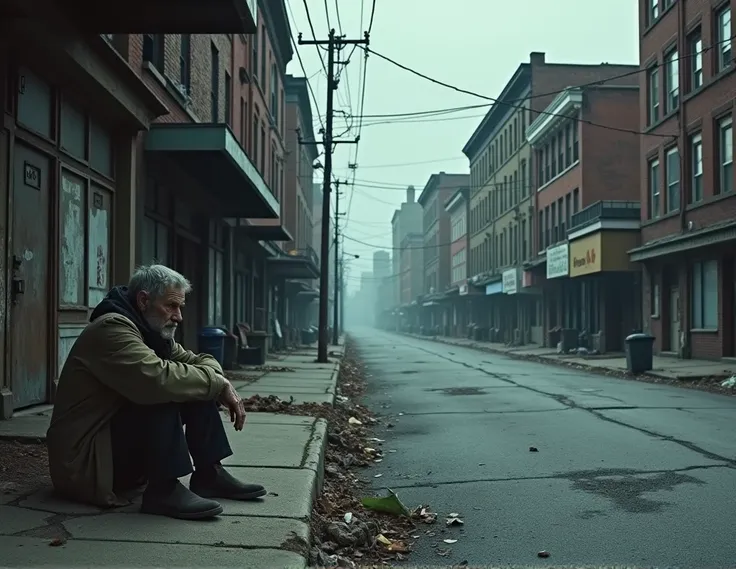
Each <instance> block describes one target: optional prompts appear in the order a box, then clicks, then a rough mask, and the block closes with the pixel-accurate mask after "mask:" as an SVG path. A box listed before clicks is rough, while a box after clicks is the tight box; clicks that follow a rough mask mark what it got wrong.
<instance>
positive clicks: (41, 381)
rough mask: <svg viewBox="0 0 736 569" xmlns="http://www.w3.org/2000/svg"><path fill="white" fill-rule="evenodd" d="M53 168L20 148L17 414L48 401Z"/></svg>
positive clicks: (14, 334) (14, 356) (15, 259)
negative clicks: (26, 408) (50, 197)
mask: <svg viewBox="0 0 736 569" xmlns="http://www.w3.org/2000/svg"><path fill="white" fill-rule="evenodd" d="M50 166H51V161H50V159H49V158H48V157H46V156H45V155H43V154H41V153H40V152H37V151H34V150H31V149H30V148H28V147H26V146H23V145H21V144H16V145H15V148H14V159H13V218H12V224H13V241H12V251H11V253H12V255H11V259H10V261H11V270H12V281H11V290H10V294H11V309H10V330H11V333H10V353H11V363H10V377H11V382H12V383H11V384H12V386H13V409H21V408H23V407H29V406H31V405H36V404H39V403H45V402H46V401H48V386H49V299H50V298H51V297H52V295H51V288H50V285H49V280H50V279H49V229H48V227H49V188H50V187H51V184H50V182H51V180H50V176H51V167H50Z"/></svg>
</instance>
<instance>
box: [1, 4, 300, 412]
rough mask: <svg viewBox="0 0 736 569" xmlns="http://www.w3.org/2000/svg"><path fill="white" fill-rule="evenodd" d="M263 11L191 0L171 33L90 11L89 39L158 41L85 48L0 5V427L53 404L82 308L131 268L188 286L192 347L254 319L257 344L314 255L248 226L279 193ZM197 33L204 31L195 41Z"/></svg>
mask: <svg viewBox="0 0 736 569" xmlns="http://www.w3.org/2000/svg"><path fill="white" fill-rule="evenodd" d="M153 3H154V4H156V0H153ZM261 4H263V6H261V9H260V10H259V11H257V12H254V11H253V10H252V8H253V7H254V6H255V2H242V1H241V2H232V1H229V0H215V1H213V2H211V3H209V4H206V3H197V4H196V5H197V9H196V10H191V9H189V8H188V7H186V6H182V7H181V9H177V10H176V11H175V12H167V17H166V21H165V22H164V21H161V20H159V19H157V18H158V17H159V15H160V13H161V11H160V10H156V9H154V10H150V11H146V10H142V11H140V13H137V12H136V10H135V6H137V5H136V4H135V3H134V4H133V5H132V7H131V6H128V7H126V9H125V10H124V12H120V11H117V9H116V8H115V7H110V12H109V13H106V14H102V13H101V12H100V13H97V17H98V20H99V21H98V22H97V24H95V25H98V26H99V27H100V29H105V28H107V29H113V30H114V29H118V28H119V27H120V25H119V24H120V22H122V21H124V22H126V27H127V28H129V29H138V30H150V31H155V30H156V29H162V26H163V25H164V24H165V30H162V31H166V32H169V33H166V34H163V33H161V34H150V33H149V34H108V35H104V36H98V35H85V36H84V37H81V36H80V37H75V36H73V35H70V33H65V34H63V37H62V34H60V33H59V32H58V30H60V29H64V30H71V29H73V28H74V25H73V21H72V20H73V19H74V18H76V17H78V16H79V14H76V13H72V12H68V11H67V10H70V8H68V6H70V5H69V4H63V3H58V7H57V5H56V4H55V3H54V2H48V3H44V7H43V9H41V8H40V7H38V6H36V2H35V0H29V1H24V2H16V1H15V0H13V1H12V2H11V3H10V4H8V3H4V4H3V6H2V7H1V8H0V20H2V21H3V23H7V22H10V23H11V25H10V26H5V27H4V28H3V34H4V37H5V39H6V40H7V41H5V42H3V43H2V46H0V87H1V88H0V108H1V109H2V112H3V116H4V117H5V120H4V123H3V125H2V127H0V173H2V175H0V207H2V208H4V209H3V211H6V210H7V209H8V208H9V207H12V212H8V214H9V215H8V217H9V219H10V220H11V224H10V225H8V226H7V227H5V228H4V229H3V230H2V232H3V233H2V234H0V239H2V241H0V242H2V243H6V244H10V243H12V247H13V250H12V251H9V250H8V251H6V250H5V248H4V247H3V255H0V259H5V258H8V259H10V260H11V263H10V266H7V265H6V263H5V262H4V261H2V260H0V264H1V265H2V273H3V275H7V278H8V282H10V283H13V285H12V286H10V287H9V288H8V289H7V290H6V289H3V290H4V291H5V292H3V294H2V298H0V303H2V306H3V307H8V310H5V308H3V309H2V310H0V315H1V316H0V336H2V337H1V338H0V347H2V348H0V349H2V350H3V354H2V356H3V359H4V360H5V361H9V362H11V363H10V364H9V365H8V366H7V368H3V370H1V371H0V403H1V404H0V418H7V417H9V416H11V415H12V413H13V411H14V410H17V409H22V408H25V407H29V406H32V405H34V404H38V403H47V402H53V398H54V384H55V383H54V382H55V379H56V378H57V377H58V373H59V372H60V369H61V367H62V366H63V364H64V361H65V359H66V354H67V353H68V351H69V349H70V348H71V346H72V345H73V343H74V341H75V339H76V338H77V336H78V335H79V333H80V332H81V330H82V329H83V328H84V326H85V325H86V323H87V321H88V317H89V312H90V310H91V309H92V308H93V307H94V306H95V305H96V304H97V303H98V302H99V301H100V299H101V298H102V297H103V296H104V295H105V293H106V292H107V290H108V289H109V288H110V286H112V285H113V284H118V283H124V282H127V280H128V279H129V277H130V274H131V272H132V270H133V268H134V267H135V265H137V264H141V263H150V262H152V261H157V262H161V263H166V264H168V265H170V266H172V267H174V268H175V269H177V270H179V271H181V272H182V273H184V274H185V275H186V276H187V277H188V278H189V279H190V280H191V281H192V283H193V285H194V291H193V293H192V294H191V295H190V297H189V298H188V302H187V309H186V314H185V319H184V323H183V325H182V326H181V327H180V330H179V331H178V334H179V336H178V340H179V341H181V342H183V343H184V344H185V345H186V346H187V347H190V348H192V349H196V346H197V332H198V330H199V328H200V327H201V326H203V325H208V324H209V325H224V326H227V327H228V328H232V327H233V325H234V324H235V323H236V322H249V323H250V324H251V328H252V329H253V330H254V332H256V335H258V332H259V331H260V336H259V337H260V338H261V339H263V340H265V339H266V338H267V337H268V336H269V334H270V330H271V326H270V310H271V308H272V306H273V305H274V297H275V294H274V291H273V289H272V288H271V287H270V283H272V282H273V279H274V277H279V276H280V278H282V279H283V278H288V273H286V274H285V273H284V272H281V273H279V271H280V270H282V268H286V269H287V270H292V269H295V268H297V269H302V270H303V269H304V267H305V266H307V265H309V264H310V263H312V260H311V259H309V258H306V257H301V256H288V255H286V254H285V253H284V252H283V251H281V250H280V249H279V248H278V247H277V246H276V245H275V244H274V243H272V242H271V237H262V236H259V235H258V234H257V233H251V231H252V230H253V228H252V227H251V226H250V224H249V223H248V221H247V219H248V218H259V219H264V218H270V219H275V220H278V219H279V216H280V213H281V212H280V204H279V199H278V197H279V196H280V195H281V193H282V188H283V187H284V183H283V177H284V173H283V168H282V167H281V164H282V163H283V158H284V146H283V145H284V143H283V139H284V137H285V131H284V129H285V126H284V121H283V117H284V112H283V108H284V104H285V103H284V98H283V76H284V71H285V68H286V64H287V63H288V61H289V59H290V58H291V54H292V52H291V46H290V38H289V36H290V30H289V28H288V20H287V18H286V16H285V8H284V4H283V2H275V3H268V6H265V4H266V3H261ZM264 6H265V7H264ZM37 13H43V15H44V17H43V19H42V20H39V21H35V20H34V16H35V15H36V14H37ZM116 14H117V16H115V15H116ZM17 16H22V17H23V18H24V19H23V20H14V19H13V18H15V17H17ZM110 18H111V19H110ZM115 18H118V20H117V21H116V19H115ZM256 24H257V25H256ZM202 26H206V27H207V28H208V29H210V30H211V31H212V32H213V33H211V34H191V33H189V32H190V31H192V30H199V29H201V28H202ZM256 30H258V33H257V34H256V35H248V34H254V33H255V32H256ZM244 34H245V35H244ZM263 34H267V35H268V37H265V36H264V35H263ZM264 37H265V39H264ZM255 38H257V41H254V39H255ZM21 44H22V45H25V46H27V48H28V49H24V50H22V51H18V50H14V51H12V52H10V51H8V48H7V46H10V45H21ZM256 46H260V48H259V51H258V53H259V55H258V57H255V55H254V54H253V51H252V50H255V48H256ZM262 46H265V47H266V49H265V50H263V48H262ZM246 53H247V54H249V55H248V56H246V55H245V54H246ZM263 59H265V61H266V63H265V64H264V63H263V62H262V61H263ZM256 62H258V63H256ZM256 64H258V65H259V67H260V68H261V71H260V72H257V73H256V74H253V73H252V72H253V71H254V68H255V65H256ZM274 65H275V68H274ZM263 69H270V70H271V71H270V73H264V72H263V71H262V70H263ZM274 69H275V72H274ZM274 76H275V77H276V80H275V81H273V77H274ZM267 78H268V79H267ZM259 79H260V80H261V81H259ZM274 86H275V91H274V92H275V93H276V94H275V95H274V96H270V97H266V96H265V93H270V92H271V91H273V90H274ZM255 106H258V113H259V114H258V115H256V114H255ZM141 133H143V134H141ZM256 134H257V136H256ZM264 139H265V140H266V141H268V142H266V143H264V142H263V141H264ZM31 190H32V191H31ZM54 220H58V221H54ZM277 223H278V221H277ZM49 231H54V232H58V233H57V235H59V238H58V239H54V238H53V237H52V235H51V234H50V233H49ZM278 238H279V236H278V235H276V236H274V240H277V239H278ZM6 254H7V257H6ZM312 264H313V263H312ZM6 294H7V297H6ZM11 307H12V308H11ZM19 322H23V323H26V324H24V325H19ZM6 337H7V340H6ZM254 341H255V340H254ZM5 346H8V349H7V351H5ZM264 347H267V346H264ZM6 370H7V371H6Z"/></svg>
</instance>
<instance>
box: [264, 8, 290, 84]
mask: <svg viewBox="0 0 736 569" xmlns="http://www.w3.org/2000/svg"><path fill="white" fill-rule="evenodd" d="M259 5H260V7H261V10H262V11H263V12H264V13H265V16H266V17H265V18H264V19H265V20H266V27H267V28H268V36H269V39H270V40H271V47H272V48H273V52H274V55H275V56H276V61H278V66H279V69H280V70H281V73H282V74H283V73H284V72H285V71H286V65H287V64H288V63H289V62H290V61H291V59H292V58H293V57H294V48H293V47H292V46H291V26H290V25H289V17H288V16H287V14H286V3H285V2H284V0H260V2H259Z"/></svg>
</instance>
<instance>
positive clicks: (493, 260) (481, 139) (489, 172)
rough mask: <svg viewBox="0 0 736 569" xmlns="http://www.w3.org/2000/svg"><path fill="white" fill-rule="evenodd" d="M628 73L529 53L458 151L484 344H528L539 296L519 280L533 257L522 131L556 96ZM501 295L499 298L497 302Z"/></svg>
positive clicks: (529, 159)
mask: <svg viewBox="0 0 736 569" xmlns="http://www.w3.org/2000/svg"><path fill="white" fill-rule="evenodd" d="M627 71H630V67H629V66H624V65H609V64H603V65H580V64H561V63H547V62H546V60H545V54H544V53H537V52H535V53H532V54H531V55H530V61H529V63H522V64H521V65H519V67H518V69H517V70H516V72H515V73H514V75H513V76H512V77H511V79H510V80H509V82H508V83H507V84H506V86H505V87H504V89H503V91H502V92H501V95H500V96H499V97H498V102H497V103H496V104H494V105H493V106H492V107H491V109H490V110H489V111H488V113H487V114H486V116H485V118H483V120H482V121H481V123H480V125H479V126H478V127H477V128H476V130H475V132H474V133H473V135H472V136H471V137H470V139H469V140H468V142H467V143H466V144H465V146H464V148H463V153H464V154H465V155H466V156H467V157H468V160H469V162H470V177H471V188H472V191H471V196H470V200H471V203H470V221H469V231H470V253H469V261H470V265H469V275H470V276H471V280H472V282H473V284H474V286H477V287H480V288H481V289H485V292H486V296H487V297H488V300H487V303H486V306H485V310H482V311H480V312H479V313H478V322H477V323H478V325H479V326H482V327H485V328H490V329H492V330H494V331H495V332H494V335H493V337H492V339H494V340H497V341H506V342H517V343H519V342H526V341H529V340H531V339H532V338H531V331H532V329H535V328H536V329H537V330H538V329H539V324H538V323H539V322H540V321H541V295H540V294H539V290H538V289H536V288H535V287H532V286H522V285H523V284H524V283H526V284H529V282H528V280H525V279H528V277H524V276H523V275H522V272H523V265H524V263H525V262H526V261H529V260H531V258H532V256H533V248H532V243H533V236H534V235H535V234H536V232H535V231H534V230H533V228H534V226H535V223H536V213H535V211H536V210H535V206H536V203H535V200H536V198H535V193H534V192H532V191H531V187H532V185H533V176H534V172H535V169H536V168H537V165H536V163H535V160H534V158H535V157H534V156H533V155H532V153H531V149H530V147H529V144H528V143H527V142H526V140H525V137H524V132H525V131H526V127H527V126H528V125H529V124H530V123H531V122H532V121H533V120H535V119H536V117H537V116H538V113H539V111H542V110H544V109H545V108H546V107H547V106H548V105H549V104H550V103H551V102H552V100H553V99H554V98H555V96H556V95H557V94H558V93H559V92H560V91H562V90H564V89H566V88H567V87H569V86H571V85H581V84H586V83H590V82H595V81H602V80H605V79H609V78H611V77H614V76H617V75H621V74H623V73H626V72H627ZM500 295H504V296H500Z"/></svg>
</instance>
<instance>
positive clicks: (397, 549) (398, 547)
mask: <svg viewBox="0 0 736 569" xmlns="http://www.w3.org/2000/svg"><path fill="white" fill-rule="evenodd" d="M388 550H389V551H393V552H394V553H409V551H411V550H410V549H409V548H408V547H407V545H406V544H405V543H404V542H403V541H394V542H393V543H392V544H391V545H389V546H388Z"/></svg>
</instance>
